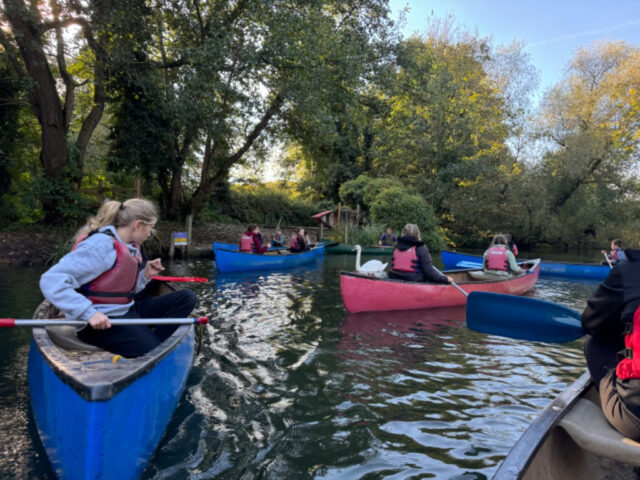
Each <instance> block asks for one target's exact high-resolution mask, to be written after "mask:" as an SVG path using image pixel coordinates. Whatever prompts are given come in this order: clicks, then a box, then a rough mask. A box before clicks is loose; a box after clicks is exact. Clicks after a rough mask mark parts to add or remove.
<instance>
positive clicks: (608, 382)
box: [582, 249, 640, 440]
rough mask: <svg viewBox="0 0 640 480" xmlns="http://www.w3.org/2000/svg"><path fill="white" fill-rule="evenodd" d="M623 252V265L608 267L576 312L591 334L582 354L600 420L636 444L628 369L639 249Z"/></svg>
mask: <svg viewBox="0 0 640 480" xmlns="http://www.w3.org/2000/svg"><path fill="white" fill-rule="evenodd" d="M624 253H625V254H626V257H627V259H628V261H626V262H620V263H619V264H617V265H615V266H614V267H613V269H612V270H611V272H609V276H608V277H607V278H606V280H605V281H604V282H602V284H600V286H599V287H598V288H597V290H596V291H595V292H594V293H593V295H591V298H589V300H588V302H587V306H586V308H585V309H584V312H583V313H582V327H583V328H584V330H585V331H586V332H587V333H589V334H590V335H591V336H590V338H589V339H588V340H587V342H586V343H585V347H584V354H585V358H586V360H587V366H588V368H589V373H590V374H591V378H592V379H593V381H594V383H595V386H596V388H597V390H598V392H599V395H600V401H601V403H602V410H603V412H604V416H605V417H606V419H607V420H608V421H609V423H610V424H611V425H612V426H613V427H614V428H615V429H616V430H618V431H619V432H620V433H622V434H623V435H626V436H627V437H629V438H632V439H634V440H640V369H635V368H630V367H634V366H635V367H637V366H638V365H640V348H639V346H640V345H638V344H640V342H638V340H637V339H638V338H640V337H638V336H639V335H640V311H638V307H639V306H640V250H632V249H627V250H625V252H624ZM634 336H635V337H636V341H635V343H636V345H638V346H636V347H635V348H633V342H632V339H633V337H634ZM625 347H628V348H627V349H625ZM620 353H622V355H621V356H620V355H619V354H620ZM634 358H635V362H634ZM636 362H639V363H638V364H636Z"/></svg>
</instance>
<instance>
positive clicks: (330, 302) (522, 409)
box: [0, 255, 597, 480]
mask: <svg viewBox="0 0 640 480" xmlns="http://www.w3.org/2000/svg"><path fill="white" fill-rule="evenodd" d="M527 256H529V255H527ZM556 258H557V256H556ZM565 258H567V259H568V258H569V257H565ZM364 260H366V259H364ZM385 261H386V260H385ZM354 264H355V258H354V257H353V256H326V257H325V258H324V262H321V263H318V264H317V265H313V266H310V267H308V268H303V269H297V270H290V271H283V272H278V273H276V272H274V273H260V274H224V275H223V274H219V275H217V274H216V272H215V266H214V262H213V261H211V260H194V261H186V262H180V263H174V264H172V265H169V268H168V272H169V273H171V274H175V275H199V276H206V277H208V278H210V279H212V282H211V283H209V284H204V285H201V284H199V285H196V286H195V287H194V290H195V291H196V293H197V294H198V297H199V306H198V312H197V313H199V314H207V315H209V316H211V317H212V319H213V325H212V326H208V327H207V330H206V334H205V338H204V342H203V345H202V348H201V351H200V354H199V356H198V357H197V358H196V361H195V364H194V367H193V369H192V371H191V374H190V376H189V380H188V385H187V389H186V393H185V395H184V396H183V398H182V400H181V401H180V403H179V406H178V409H177V411H176V413H175V414H174V417H173V419H172V420H171V423H170V425H169V428H168V430H167V433H166V435H165V437H164V439H163V440H162V442H161V444H160V446H159V448H158V450H157V451H156V454H155V456H154V458H153V459H152V461H151V462H150V463H149V465H148V466H147V469H146V470H145V473H144V476H143V477H144V478H146V479H151V478H154V479H155V478H157V479H183V478H191V479H205V478H216V479H244V480H246V479H310V478H314V479H367V480H373V479H382V478H384V479H394V480H395V479H417V478H442V479H485V478H490V477H491V475H492V473H493V472H494V471H495V469H496V467H497V466H498V464H499V463H500V461H501V460H502V458H504V456H505V455H506V454H507V452H508V451H509V449H510V447H511V446H512V445H513V444H514V442H515V441H516V440H517V439H518V437H519V436H520V435H521V434H522V432H523V431H524V430H525V428H526V427H527V426H528V424H529V423H530V422H531V421H532V420H533V418H535V416H536V415H537V414H538V413H539V412H540V410H541V409H542V408H544V407H545V406H546V405H547V404H548V403H549V402H550V401H551V399H552V398H553V397H555V396H556V395H557V394H558V393H559V392H561V391H562V390H563V389H564V388H565V387H566V386H567V385H568V384H569V383H571V382H572V381H573V380H574V379H576V378H577V377H578V376H579V375H580V374H581V373H582V372H583V370H584V359H583V357H582V350H581V347H582V345H581V342H575V343H572V344H569V345H553V344H549V345H546V344H539V343H532V342H519V341H516V340H510V339H505V338H499V337H493V336H487V335H484V334H480V333H476V332H472V331H469V330H468V329H467V328H466V327H465V326H464V308H445V309H435V310H425V311H406V312H386V313H370V314H347V313H346V311H345V309H344V307H343V306H342V301H341V298H340V290H339V271H340V270H342V269H345V270H353V269H354ZM40 273H41V272H40V271H38V270H24V269H18V268H16V269H6V268H2V269H0V316H1V317H9V316H11V317H17V318H29V317H31V315H32V313H33V310H34V308H35V307H36V305H37V304H38V303H39V301H40V299H41V297H40V293H39V290H38V278H39V275H40ZM596 286H597V282H582V283H578V282H568V281H557V280H546V279H541V280H540V281H539V282H538V284H537V286H536V289H535V291H533V292H532V293H531V295H533V296H536V297H541V298H545V299H548V300H553V301H556V302H559V303H563V304H565V305H568V306H570V307H573V308H576V309H582V308H583V307H584V303H585V301H586V299H587V298H588V296H589V295H590V294H591V292H592V291H593V290H594V289H595V288H596ZM29 336H30V332H29V331H28V330H26V329H5V330H2V331H0V353H1V355H0V478H45V479H48V478H54V477H53V473H52V471H51V469H50V467H49V465H48V461H47V459H46V455H45V453H44V451H43V449H42V447H41V445H40V442H39V439H38V437H37V433H36V431H35V427H34V425H33V420H32V418H31V413H30V406H29V392H28V388H27V380H26V362H27V351H28V342H29ZM132 408H135V406H132ZM123 435H126V426H124V425H123ZM114 461H117V459H114Z"/></svg>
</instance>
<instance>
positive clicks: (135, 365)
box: [33, 325, 193, 402]
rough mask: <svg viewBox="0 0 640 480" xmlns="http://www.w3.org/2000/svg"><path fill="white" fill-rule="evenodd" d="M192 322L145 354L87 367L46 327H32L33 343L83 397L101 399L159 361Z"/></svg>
mask: <svg viewBox="0 0 640 480" xmlns="http://www.w3.org/2000/svg"><path fill="white" fill-rule="evenodd" d="M192 329H193V325H181V326H179V327H178V328H177V329H176V331H175V332H173V334H172V335H171V336H170V337H169V338H167V339H166V340H165V341H164V342H162V343H161V344H160V345H158V346H157V347H156V348H154V349H153V350H151V351H150V352H148V353H147V354H146V355H143V356H141V357H136V358H122V359H120V360H119V361H118V362H116V363H112V362H109V363H106V362H103V361H100V362H99V364H98V365H99V368H95V369H94V370H93V371H91V370H87V368H86V365H85V366H83V364H86V363H87V362H81V361H77V360H73V359H70V358H69V357H67V356H66V355H65V354H64V353H62V348H61V347H59V346H58V345H56V344H55V343H54V342H53V341H52V340H51V338H50V337H49V335H48V334H47V332H46V330H45V329H44V328H34V329H33V339H34V343H35V345H36V346H37V348H38V351H39V352H40V354H41V355H42V358H43V359H44V360H45V361H46V362H47V364H48V365H49V366H50V367H51V369H52V370H53V372H54V373H55V374H56V375H57V376H58V377H59V378H60V380H61V381H63V382H64V383H65V384H67V385H69V386H70V387H71V388H73V390H74V391H76V392H77V393H78V395H80V396H81V397H82V398H83V399H84V400H87V401H92V402H99V401H106V400H109V399H110V398H112V397H114V396H115V395H116V394H117V393H118V392H120V391H122V390H123V389H124V388H126V387H127V386H128V385H130V384H132V383H133V382H135V381H136V380H137V379H138V378H140V377H142V376H144V375H146V374H147V373H148V372H150V371H151V370H153V368H154V367H155V366H156V365H157V364H158V363H160V362H161V361H162V360H163V359H164V358H165V357H166V356H167V355H169V354H170V353H171V352H172V351H173V350H175V348H176V347H177V346H178V345H179V344H180V343H182V342H183V341H184V339H185V337H187V334H188V333H189V332H190V331H191V330H192Z"/></svg>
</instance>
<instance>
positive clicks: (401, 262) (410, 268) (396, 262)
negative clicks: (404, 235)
mask: <svg viewBox="0 0 640 480" xmlns="http://www.w3.org/2000/svg"><path fill="white" fill-rule="evenodd" d="M391 265H392V269H393V270H397V271H398V272H417V271H418V269H417V268H416V266H417V265H418V255H417V254H416V247H411V248H410V249H409V250H404V251H402V250H399V249H397V248H396V249H395V250H394V251H393V259H392V260H391Z"/></svg>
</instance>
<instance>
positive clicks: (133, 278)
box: [72, 231, 142, 304]
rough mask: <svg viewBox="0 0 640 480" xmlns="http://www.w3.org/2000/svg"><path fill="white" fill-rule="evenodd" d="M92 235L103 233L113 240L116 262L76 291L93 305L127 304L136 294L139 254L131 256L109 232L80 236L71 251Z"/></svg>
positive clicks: (140, 260) (125, 247)
mask: <svg viewBox="0 0 640 480" xmlns="http://www.w3.org/2000/svg"><path fill="white" fill-rule="evenodd" d="M94 233H103V234H105V235H110V236H111V237H112V238H113V248H115V249H116V261H115V263H114V264H113V267H111V268H110V269H109V270H107V271H106V272H104V273H102V274H101V275H100V276H98V277H97V278H95V279H93V280H92V281H91V282H89V283H87V284H85V285H82V286H81V287H80V289H79V290H78V291H79V292H80V293H82V294H83V295H84V296H86V297H87V298H88V299H89V300H90V301H91V303H95V304H98V303H100V304H103V303H116V304H125V303H129V302H130V301H131V300H133V297H134V295H135V294H136V285H137V283H138V274H139V272H140V265H141V263H142V257H141V256H140V253H139V252H138V254H137V255H136V256H135V257H134V256H133V255H131V252H129V248H127V246H126V245H124V244H122V243H120V242H119V241H118V240H116V238H115V237H114V236H113V234H112V233H111V232H110V231H104V232H92V233H90V234H88V235H87V234H85V235H81V236H80V237H78V239H77V240H76V243H75V244H74V245H73V248H72V251H73V250H75V249H76V248H77V247H78V245H79V244H80V242H82V241H83V240H85V239H86V238H87V237H88V236H89V235H93V234H94Z"/></svg>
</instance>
